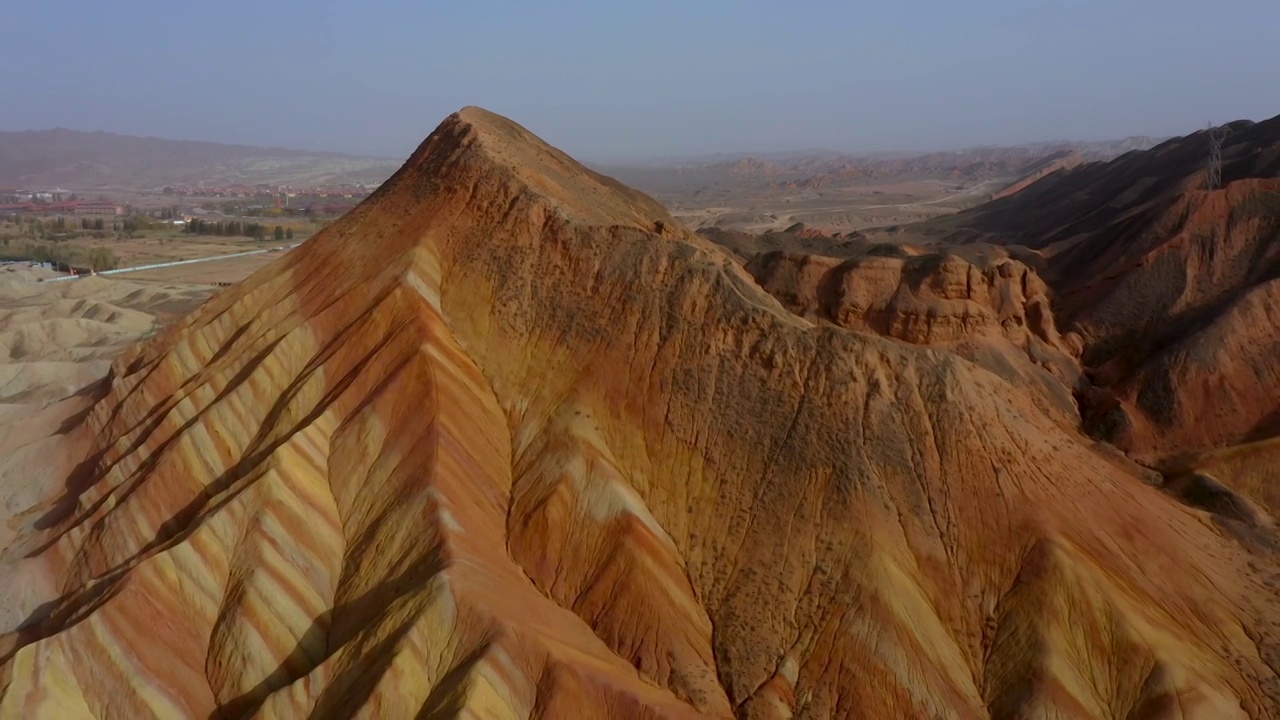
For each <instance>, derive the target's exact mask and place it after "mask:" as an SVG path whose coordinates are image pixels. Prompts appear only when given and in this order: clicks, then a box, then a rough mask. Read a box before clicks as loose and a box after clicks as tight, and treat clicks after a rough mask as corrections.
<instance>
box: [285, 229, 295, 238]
mask: <svg viewBox="0 0 1280 720" xmlns="http://www.w3.org/2000/svg"><path fill="white" fill-rule="evenodd" d="M284 237H285V239H286V240H292V239H293V228H289V229H288V230H285V231H284Z"/></svg>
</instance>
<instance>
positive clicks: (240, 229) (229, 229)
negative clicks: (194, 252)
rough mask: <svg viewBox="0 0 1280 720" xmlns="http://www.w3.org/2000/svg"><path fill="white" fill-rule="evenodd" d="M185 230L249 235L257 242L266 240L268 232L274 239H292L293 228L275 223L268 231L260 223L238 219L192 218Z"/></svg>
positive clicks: (195, 232) (193, 232) (234, 235)
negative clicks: (211, 219)
mask: <svg viewBox="0 0 1280 720" xmlns="http://www.w3.org/2000/svg"><path fill="white" fill-rule="evenodd" d="M187 232H188V233H190V234H192V235H217V236H219V237H249V238H253V239H254V240H257V241H259V242H261V241H263V240H266V239H267V236H268V234H269V235H270V236H271V237H273V238H275V239H276V240H292V239H293V228H286V227H283V226H281V225H276V226H275V228H274V229H272V230H270V231H268V230H267V226H266V225H263V224H262V223H253V222H251V223H247V222H241V221H239V220H228V221H226V222H223V221H221V220H217V221H209V220H201V219H200V218H194V219H192V220H191V221H190V222H188V223H187Z"/></svg>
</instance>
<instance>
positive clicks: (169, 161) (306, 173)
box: [0, 128, 401, 190]
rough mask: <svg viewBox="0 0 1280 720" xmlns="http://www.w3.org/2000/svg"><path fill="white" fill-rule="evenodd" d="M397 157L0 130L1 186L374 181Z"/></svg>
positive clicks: (133, 187) (140, 186) (103, 134)
mask: <svg viewBox="0 0 1280 720" xmlns="http://www.w3.org/2000/svg"><path fill="white" fill-rule="evenodd" d="M400 163H401V161H400V160H390V159H386V158H369V157H358V156H355V155H344V154H341V153H328V152H312V151H305V150H286V149H282V148H260V147H249V146H245V145H226V144H222V143H212V142H194V141H186V140H165V139H161V138H154V137H133V136H130V135H116V134H114V133H106V132H81V131H78V130H66V129H62V128H58V129H55V130H26V131H20V132H0V187H46V186H61V187H65V188H67V189H71V190H88V189H127V190H144V189H152V188H159V187H163V186H165V185H175V184H191V185H231V184H237V183H245V184H257V183H265V184H272V185H325V184H335V183H380V182H382V181H383V180H385V179H387V178H388V177H390V176H391V173H393V172H395V170H396V168H398V167H399V166H400Z"/></svg>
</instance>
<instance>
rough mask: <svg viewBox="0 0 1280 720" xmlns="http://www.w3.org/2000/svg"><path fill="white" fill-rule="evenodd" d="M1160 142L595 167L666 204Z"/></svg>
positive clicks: (1097, 154) (1012, 166) (1085, 155)
mask: <svg viewBox="0 0 1280 720" xmlns="http://www.w3.org/2000/svg"><path fill="white" fill-rule="evenodd" d="M1160 142H1161V140H1159V139H1156V138H1150V137H1128V138H1124V139H1122V140H1107V141H1100V142H1099V141H1079V142H1073V141H1053V142H1040V143H1031V144H1026V145H1010V146H984V147H973V148H965V149H961V150H954V151H947V152H928V153H903V152H894V153H874V154H865V155H852V154H847V153H839V152H832V151H826V150H812V151H804V152H791V153H760V154H754V155H752V154H742V155H726V154H722V155H715V156H706V157H703V158H693V159H687V160H672V161H668V162H666V163H663V162H658V161H654V162H646V163H632V164H625V165H622V164H617V165H609V166H603V165H600V166H597V169H599V170H600V171H601V172H604V173H605V174H608V175H612V176H614V177H616V178H618V179H619V180H622V181H623V182H625V183H629V184H631V185H634V186H636V187H639V188H640V189H642V190H644V191H645V192H649V193H652V194H653V195H655V196H656V197H658V198H659V199H660V200H663V201H664V202H678V201H680V200H681V199H683V198H687V197H689V196H691V194H693V193H698V192H701V191H705V190H707V189H708V188H724V187H736V188H739V189H746V190H751V191H756V192H776V191H780V190H814V191H816V190H822V189H833V188H839V187H846V186H853V185H865V184H868V183H880V182H890V181H891V182H897V181H910V180H924V179H930V180H947V181H953V182H960V183H973V182H987V181H1000V180H1004V181H1007V182H1016V181H1018V180H1019V179H1021V178H1025V177H1027V176H1028V175H1030V174H1032V173H1034V172H1036V171H1038V170H1039V169H1041V168H1042V167H1043V166H1044V165H1045V164H1046V163H1050V162H1053V161H1057V160H1059V159H1063V158H1067V157H1070V158H1072V159H1073V160H1072V161H1071V163H1070V164H1074V163H1078V162H1095V161H1105V160H1111V159H1113V158H1116V157H1119V156H1120V155H1123V154H1125V153H1128V152H1131V151H1134V150H1146V149H1149V148H1152V147H1155V146H1156V145H1157V144H1159V143H1160Z"/></svg>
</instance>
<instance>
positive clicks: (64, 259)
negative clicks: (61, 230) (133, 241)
mask: <svg viewBox="0 0 1280 720" xmlns="http://www.w3.org/2000/svg"><path fill="white" fill-rule="evenodd" d="M5 247H6V248H7V247H8V243H7V242H6V243H5ZM0 257H4V258H8V259H12V260H34V261H36V262H47V263H53V264H54V265H56V266H58V267H60V268H70V267H75V268H87V269H89V270H94V271H99V272H100V271H102V270H114V269H116V268H117V267H119V266H120V261H119V259H118V258H116V254H115V253H114V252H112V251H111V249H110V248H106V247H92V248H86V247H77V246H74V245H64V244H56V245H51V244H48V243H28V244H27V245H26V247H24V248H22V249H21V250H17V251H13V250H3V251H0Z"/></svg>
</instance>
